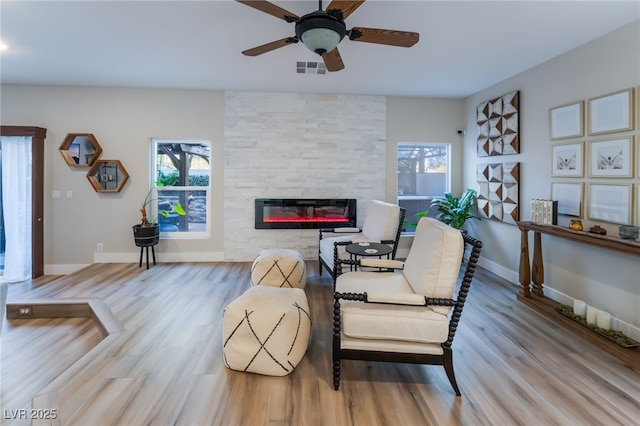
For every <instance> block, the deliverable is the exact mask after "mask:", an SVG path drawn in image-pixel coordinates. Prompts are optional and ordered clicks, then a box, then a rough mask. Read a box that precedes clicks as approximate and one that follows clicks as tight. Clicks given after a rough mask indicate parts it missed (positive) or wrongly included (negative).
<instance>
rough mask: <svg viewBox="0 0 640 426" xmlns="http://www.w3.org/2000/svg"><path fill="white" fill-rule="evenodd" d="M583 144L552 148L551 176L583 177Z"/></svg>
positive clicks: (560, 145)
mask: <svg viewBox="0 0 640 426" xmlns="http://www.w3.org/2000/svg"><path fill="white" fill-rule="evenodd" d="M583 146H584V144H583V143H582V142H578V143H572V144H558V145H553V146H552V147H551V150H552V153H551V159H552V165H551V175H552V176H570V177H582V176H583V174H584V172H583V170H582V165H583V163H584V161H583V159H582V158H583Z"/></svg>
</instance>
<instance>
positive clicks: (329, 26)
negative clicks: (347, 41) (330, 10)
mask: <svg viewBox="0 0 640 426" xmlns="http://www.w3.org/2000/svg"><path fill="white" fill-rule="evenodd" d="M346 33H347V28H346V26H345V24H344V22H342V21H339V20H337V19H336V18H333V17H332V16H330V15H329V14H327V13H326V12H324V11H321V10H320V11H316V12H313V13H310V14H308V15H306V16H303V17H302V18H301V19H300V20H299V21H298V22H297V23H296V36H297V37H298V38H299V39H300V40H301V41H302V43H303V44H304V45H305V46H307V48H308V49H309V50H311V51H312V52H315V53H317V54H318V55H321V56H322V55H324V54H325V53H327V52H331V51H332V50H333V49H335V48H336V47H337V46H338V43H340V41H341V40H342V39H343V38H344V36H345V34H346Z"/></svg>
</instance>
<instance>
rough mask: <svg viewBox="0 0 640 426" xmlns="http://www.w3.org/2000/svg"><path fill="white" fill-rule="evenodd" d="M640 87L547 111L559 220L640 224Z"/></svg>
mask: <svg viewBox="0 0 640 426" xmlns="http://www.w3.org/2000/svg"><path fill="white" fill-rule="evenodd" d="M639 98H640V87H636V88H633V87H631V88H625V89H621V90H617V91H615V92H612V93H606V94H602V95H600V96H596V97H593V98H589V99H581V100H574V101H570V102H567V103H566V104H563V105H558V106H555V107H552V108H550V109H549V130H550V138H551V159H552V165H551V176H552V179H551V199H552V200H557V201H558V214H560V215H566V216H570V217H575V218H584V219H589V220H594V221H602V222H607V223H614V224H621V225H638V224H640V158H639V157H640V147H639V146H638V144H640V142H639V141H638V131H637V129H638V126H640V117H638V115H639V113H640V99H639Z"/></svg>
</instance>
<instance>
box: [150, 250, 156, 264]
mask: <svg viewBox="0 0 640 426" xmlns="http://www.w3.org/2000/svg"><path fill="white" fill-rule="evenodd" d="M154 247H155V246H151V254H152V255H153V264H154V265H155V264H156V250H155V248H154Z"/></svg>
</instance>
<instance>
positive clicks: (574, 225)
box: [569, 219, 583, 231]
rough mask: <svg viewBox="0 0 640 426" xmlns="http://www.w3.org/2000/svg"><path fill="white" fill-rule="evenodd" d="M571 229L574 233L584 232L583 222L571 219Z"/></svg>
mask: <svg viewBox="0 0 640 426" xmlns="http://www.w3.org/2000/svg"><path fill="white" fill-rule="evenodd" d="M569 228H571V229H573V230H574V231H582V229H583V228H582V221H581V220H580V219H571V222H569Z"/></svg>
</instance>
